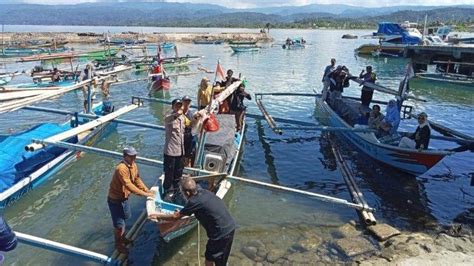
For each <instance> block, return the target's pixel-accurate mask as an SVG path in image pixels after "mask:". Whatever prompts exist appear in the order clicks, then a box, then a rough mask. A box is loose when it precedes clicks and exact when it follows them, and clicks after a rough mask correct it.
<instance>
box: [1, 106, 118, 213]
mask: <svg viewBox="0 0 474 266" xmlns="http://www.w3.org/2000/svg"><path fill="white" fill-rule="evenodd" d="M105 106H106V105H104V104H102V103H99V104H96V105H95V106H94V113H95V114H96V115H104V114H106V113H107V112H109V110H108V109H107V108H105ZM88 121H90V119H86V118H81V117H78V118H77V120H76V119H70V120H69V121H68V122H66V123H64V124H54V123H44V124H40V125H37V126H35V127H33V128H31V129H28V130H26V131H23V132H20V133H17V134H12V135H4V136H0V154H1V155H0V169H1V170H0V176H1V178H0V208H5V207H6V206H8V205H9V204H11V203H12V202H14V201H15V200H17V199H19V198H20V197H22V196H23V195H24V194H25V193H27V192H28V191H30V190H31V189H34V188H36V187H38V186H39V185H41V184H42V183H44V182H45V181H46V180H48V179H49V178H50V177H51V176H52V175H54V174H55V173H56V172H57V171H59V170H60V169H61V168H63V167H64V166H65V165H66V164H68V163H70V162H72V161H74V160H75V159H76V153H75V152H73V151H69V150H67V149H64V148H58V147H47V148H45V149H42V150H39V151H35V152H28V151H26V150H25V148H24V147H25V146H26V145H27V144H29V143H31V140H32V139H42V138H48V137H50V136H53V135H56V134H59V133H62V132H65V131H68V130H70V129H72V128H74V127H76V126H77V125H80V124H84V123H87V122H88ZM114 125H115V124H114V123H107V124H104V125H101V126H98V127H96V128H94V129H92V130H88V131H85V132H82V133H81V134H78V135H77V136H74V137H71V138H69V139H67V140H66V141H67V142H69V143H75V144H81V145H88V146H90V145H93V144H94V143H95V142H97V141H98V140H99V139H101V138H102V137H103V136H105V135H106V134H107V133H108V132H110V131H111V130H113V129H114V128H115V126H114Z"/></svg>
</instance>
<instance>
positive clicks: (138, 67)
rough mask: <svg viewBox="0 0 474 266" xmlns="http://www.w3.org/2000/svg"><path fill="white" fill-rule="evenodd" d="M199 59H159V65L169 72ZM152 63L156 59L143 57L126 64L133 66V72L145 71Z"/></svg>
mask: <svg viewBox="0 0 474 266" xmlns="http://www.w3.org/2000/svg"><path fill="white" fill-rule="evenodd" d="M201 58H202V57H201V56H191V55H188V56H181V57H165V58H161V63H162V65H163V67H164V68H165V69H166V70H168V71H171V70H173V69H174V68H179V67H185V66H188V65H189V64H191V63H194V62H196V61H198V60H201ZM154 61H156V58H153V57H143V58H137V59H134V60H130V61H128V63H129V64H131V65H134V66H135V71H147V70H149V67H150V65H151V64H152V63H153V62H154Z"/></svg>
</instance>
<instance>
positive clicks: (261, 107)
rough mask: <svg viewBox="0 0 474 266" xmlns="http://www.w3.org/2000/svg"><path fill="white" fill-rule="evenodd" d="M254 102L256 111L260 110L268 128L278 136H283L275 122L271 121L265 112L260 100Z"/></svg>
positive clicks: (270, 117)
mask: <svg viewBox="0 0 474 266" xmlns="http://www.w3.org/2000/svg"><path fill="white" fill-rule="evenodd" d="M255 102H256V103H257V106H258V109H260V112H262V114H263V117H265V120H267V123H268V125H269V126H270V128H271V129H272V130H273V132H275V133H277V134H279V135H281V134H283V131H282V130H281V128H279V127H278V126H277V124H276V123H275V120H273V118H272V116H271V115H270V114H269V113H268V112H267V110H266V109H265V107H264V106H263V103H262V100H261V99H255Z"/></svg>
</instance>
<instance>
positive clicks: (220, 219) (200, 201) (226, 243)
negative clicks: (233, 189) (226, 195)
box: [149, 178, 236, 266]
mask: <svg viewBox="0 0 474 266" xmlns="http://www.w3.org/2000/svg"><path fill="white" fill-rule="evenodd" d="M180 189H181V192H182V194H183V195H184V197H185V198H186V204H185V205H184V207H183V209H181V210H180V211H176V212H175V213H173V214H165V213H160V214H152V215H150V217H149V218H151V219H162V220H170V221H176V220H178V219H181V218H182V217H184V216H190V215H192V214H194V215H195V216H196V219H198V220H199V222H200V223H201V224H202V226H203V227H204V229H206V233H207V237H208V238H209V240H208V241H207V245H206V253H205V257H206V266H212V265H216V266H225V265H227V260H228V259H229V255H230V251H231V249H232V242H233V240H234V233H235V228H236V225H235V221H234V219H233V218H232V216H231V215H230V213H229V211H228V210H227V208H226V207H225V204H224V202H223V201H222V199H220V198H219V197H217V196H216V195H215V194H214V193H212V192H210V191H209V190H205V189H201V188H200V187H199V186H198V185H197V184H196V182H195V181H194V180H193V179H192V178H186V179H183V180H182V181H181V186H180Z"/></svg>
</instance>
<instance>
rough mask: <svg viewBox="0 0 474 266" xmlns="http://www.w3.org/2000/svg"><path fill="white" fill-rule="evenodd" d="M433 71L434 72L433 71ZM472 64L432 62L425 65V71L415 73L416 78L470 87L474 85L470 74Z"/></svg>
mask: <svg viewBox="0 0 474 266" xmlns="http://www.w3.org/2000/svg"><path fill="white" fill-rule="evenodd" d="M433 69H434V70H433ZM473 69H474V63H469V62H455V61H450V60H448V61H433V64H430V65H427V71H424V72H420V73H416V77H417V78H420V79H424V80H431V81H436V82H443V83H449V84H456V85H462V86H467V87H471V88H472V86H473V85H474V75H473V74H472V72H473Z"/></svg>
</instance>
